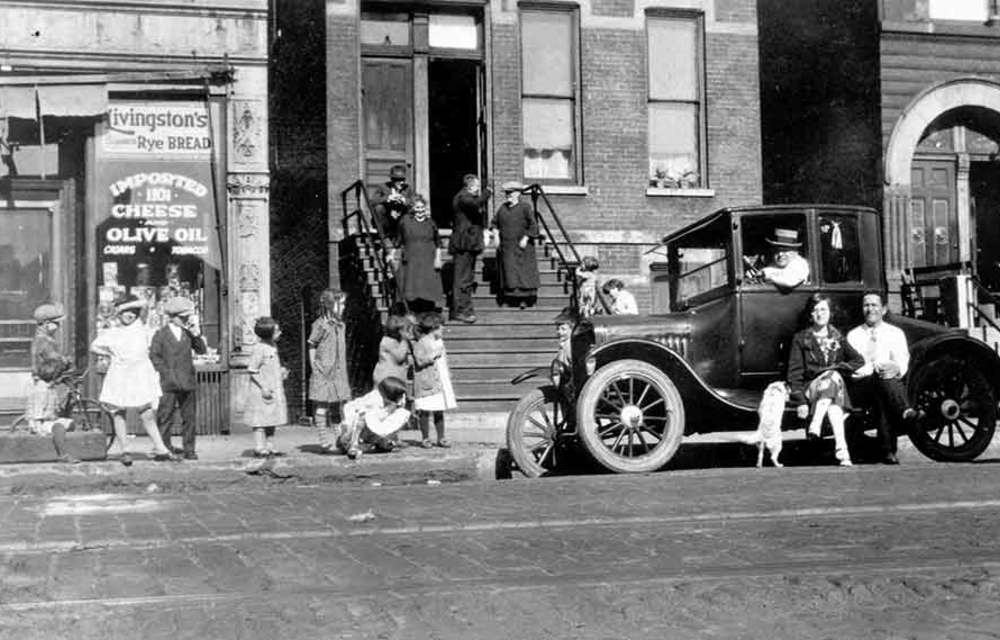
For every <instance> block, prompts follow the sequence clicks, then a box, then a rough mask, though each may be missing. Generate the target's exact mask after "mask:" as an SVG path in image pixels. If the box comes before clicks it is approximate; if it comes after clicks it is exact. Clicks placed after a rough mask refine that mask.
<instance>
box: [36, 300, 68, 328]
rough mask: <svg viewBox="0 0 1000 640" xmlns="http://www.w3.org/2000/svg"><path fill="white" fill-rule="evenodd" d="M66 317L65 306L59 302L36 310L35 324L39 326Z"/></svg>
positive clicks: (44, 305) (40, 306)
mask: <svg viewBox="0 0 1000 640" xmlns="http://www.w3.org/2000/svg"><path fill="white" fill-rule="evenodd" d="M65 315H66V313H65V312H64V311H63V306H62V305H61V304H59V303H58V302H56V303H46V304H43V305H39V307H38V308H37V309H35V313H34V317H35V322H37V323H39V324H41V323H43V322H49V321H55V320H62V318H63V316H65Z"/></svg>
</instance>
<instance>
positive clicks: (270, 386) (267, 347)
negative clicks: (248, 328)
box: [243, 317, 288, 458]
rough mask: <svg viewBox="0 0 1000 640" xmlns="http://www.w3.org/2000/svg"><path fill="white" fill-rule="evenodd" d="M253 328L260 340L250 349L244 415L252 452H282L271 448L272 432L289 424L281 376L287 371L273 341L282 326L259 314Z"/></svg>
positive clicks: (259, 456) (283, 377)
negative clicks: (249, 434) (248, 380)
mask: <svg viewBox="0 0 1000 640" xmlns="http://www.w3.org/2000/svg"><path fill="white" fill-rule="evenodd" d="M253 332H254V333H255V334H256V335H257V337H258V338H260V341H259V342H258V343H257V344H255V345H253V347H251V349H250V363H249V365H248V366H247V370H248V371H249V373H250V388H249V389H248V391H247V396H246V404H245V405H244V407H243V418H244V420H246V423H247V426H249V427H251V428H252V429H253V439H254V456H255V457H258V458H261V457H265V456H268V457H269V456H278V455H281V453H279V452H278V451H276V450H275V448H274V432H275V430H276V428H277V427H279V426H281V425H285V424H288V404H287V402H286V400H285V389H284V380H285V378H286V377H288V371H287V370H286V369H285V368H284V367H282V366H281V360H280V359H278V348H277V346H275V343H276V342H277V341H278V338H280V337H281V327H280V326H278V323H277V322H275V321H274V319H273V318H268V317H263V318H258V319H257V322H255V323H254V327H253Z"/></svg>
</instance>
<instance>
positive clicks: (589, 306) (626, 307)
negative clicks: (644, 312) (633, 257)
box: [576, 256, 639, 318]
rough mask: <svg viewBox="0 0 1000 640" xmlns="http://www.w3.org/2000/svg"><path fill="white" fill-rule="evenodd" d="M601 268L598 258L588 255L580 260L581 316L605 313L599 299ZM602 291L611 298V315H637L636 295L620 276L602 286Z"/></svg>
mask: <svg viewBox="0 0 1000 640" xmlns="http://www.w3.org/2000/svg"><path fill="white" fill-rule="evenodd" d="M599 268H600V263H598V261H597V258H595V257H593V256H586V257H584V258H583V259H582V260H581V261H580V266H579V268H577V270H576V283H577V284H576V286H577V309H578V312H579V314H580V316H582V317H584V318H587V317H590V316H592V315H595V314H600V313H604V308H603V305H601V304H600V303H599V301H598V299H597V287H598V284H599V283H598V281H597V276H598V273H597V270H598V269H599ZM601 291H602V292H603V293H604V295H605V296H607V297H608V298H609V312H610V313H611V315H636V314H638V313H639V307H638V305H637V304H636V301H635V296H633V295H632V294H631V293H629V292H628V291H626V290H625V283H624V282H622V281H621V280H619V279H618V278H612V279H610V280H608V281H607V282H605V283H604V284H603V285H602V286H601Z"/></svg>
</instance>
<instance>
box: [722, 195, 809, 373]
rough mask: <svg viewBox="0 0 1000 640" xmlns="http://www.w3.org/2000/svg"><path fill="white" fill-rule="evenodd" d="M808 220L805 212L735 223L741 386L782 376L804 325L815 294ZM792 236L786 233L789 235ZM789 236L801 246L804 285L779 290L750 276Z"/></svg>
mask: <svg viewBox="0 0 1000 640" xmlns="http://www.w3.org/2000/svg"><path fill="white" fill-rule="evenodd" d="M809 220H810V216H809V215H807V212H806V211H805V210H800V211H787V212H786V211H781V212H752V213H745V214H743V215H741V216H739V218H737V219H736V222H735V226H736V228H734V234H735V236H736V237H737V238H738V240H739V250H740V252H741V254H742V258H743V260H742V262H743V264H742V265H739V264H738V265H737V270H738V271H740V272H741V275H740V278H739V279H738V290H739V293H738V295H739V297H740V344H739V348H740V378H741V384H742V385H743V386H757V385H758V384H761V383H764V382H767V381H770V380H775V379H778V378H781V377H783V376H784V371H785V368H786V364H787V360H788V345H789V344H790V342H791V339H792V336H794V335H795V332H796V331H797V330H798V329H799V328H800V327H803V326H805V309H806V305H807V303H808V301H809V297H810V296H811V295H812V294H813V293H815V292H816V290H817V277H816V273H815V272H816V269H815V259H814V256H813V255H812V254H813V248H812V247H811V246H810V245H811V242H810V237H809V236H810V234H809V228H810V221H809ZM789 232H791V233H789ZM791 238H794V239H796V240H797V242H798V243H799V244H800V246H799V247H797V248H796V249H797V252H798V254H799V255H800V256H801V257H802V258H804V259H805V260H806V261H807V263H808V264H809V274H808V276H807V278H806V280H805V281H804V282H802V283H801V284H799V285H797V286H795V287H791V288H781V287H778V286H776V285H774V284H772V283H770V282H764V281H762V280H760V279H759V278H754V277H753V275H752V273H753V271H754V269H757V270H758V271H759V270H760V269H761V268H762V267H764V266H774V265H773V256H774V254H775V252H776V251H777V250H789V249H790V248H791V247H788V246H783V244H792V243H791V242H789V240H790V239H791Z"/></svg>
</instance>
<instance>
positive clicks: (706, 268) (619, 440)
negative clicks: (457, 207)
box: [507, 205, 1000, 476]
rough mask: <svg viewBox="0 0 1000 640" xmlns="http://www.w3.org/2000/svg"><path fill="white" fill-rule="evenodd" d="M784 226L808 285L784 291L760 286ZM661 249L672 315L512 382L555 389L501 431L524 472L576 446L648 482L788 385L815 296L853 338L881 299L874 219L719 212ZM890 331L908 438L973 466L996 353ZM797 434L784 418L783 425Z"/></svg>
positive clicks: (583, 330)
mask: <svg viewBox="0 0 1000 640" xmlns="http://www.w3.org/2000/svg"><path fill="white" fill-rule="evenodd" d="M778 228H780V229H787V230H794V231H797V232H798V237H799V239H801V240H802V243H803V246H802V248H801V250H800V253H801V255H802V256H803V257H805V258H806V259H807V260H808V262H809V267H810V269H809V272H810V274H809V277H808V279H807V280H806V281H805V282H804V283H803V284H801V285H799V286H797V287H794V288H793V289H791V290H782V289H779V288H778V287H777V286H775V285H774V284H771V283H767V282H762V281H761V279H760V278H758V277H755V276H756V274H757V273H759V270H758V269H757V268H758V267H759V266H760V264H762V262H763V261H764V260H765V259H766V256H767V254H768V245H767V242H766V240H767V239H768V238H769V237H770V236H771V235H772V234H773V232H774V230H775V229H778ZM662 252H663V256H664V258H665V260H666V263H667V273H668V274H669V278H668V281H669V307H670V312H669V313H664V314H661V315H650V316H609V315H596V316H593V317H591V318H590V319H588V320H583V321H580V322H579V323H578V324H577V326H576V327H575V329H574V332H573V336H572V359H571V360H572V363H573V364H572V366H562V365H560V364H559V361H558V359H557V360H556V361H554V362H553V366H552V368H551V370H550V371H544V370H543V371H538V370H534V371H530V372H526V373H525V374H523V375H522V376H519V377H518V379H516V380H517V381H521V380H524V379H526V378H529V377H531V376H538V375H540V374H548V377H549V378H550V380H549V384H546V385H543V386H540V387H539V388H537V389H535V390H534V391H532V392H530V393H528V394H527V395H525V396H524V397H523V398H522V399H521V400H520V402H519V403H518V405H517V406H516V407H515V408H514V410H513V411H512V412H511V414H510V416H509V419H508V425H507V442H508V446H509V448H510V451H511V453H512V455H513V457H514V459H515V461H516V463H517V464H518V466H519V468H520V469H521V470H522V471H523V472H524V473H525V474H527V475H530V476H537V475H541V474H543V473H545V472H546V471H547V470H551V469H553V468H554V467H555V466H556V465H558V464H559V463H560V460H561V458H563V457H565V456H566V455H567V452H570V451H573V450H574V449H575V448H578V447H576V446H575V445H578V444H580V443H582V445H583V447H584V448H585V449H586V451H587V452H589V454H590V455H591V456H593V458H594V459H595V460H597V461H598V462H599V463H600V464H601V465H603V466H604V467H606V468H608V469H610V470H612V471H616V472H622V473H624V472H645V471H652V470H655V469H659V468H660V467H663V466H664V465H665V464H666V463H667V462H668V461H669V460H670V459H671V457H672V456H673V455H674V453H675V452H676V451H677V447H678V446H679V445H680V443H681V439H682V437H683V436H685V435H689V434H694V433H704V432H712V431H742V430H749V429H753V428H755V427H756V423H757V420H758V416H757V413H756V409H757V405H758V402H759V400H760V397H761V390H762V389H763V387H764V386H765V385H766V384H767V383H769V382H771V381H774V380H778V379H782V377H783V376H784V369H785V365H786V359H787V354H788V344H789V343H790V341H791V338H792V336H793V335H794V333H795V332H796V331H797V330H798V329H800V328H802V327H804V326H806V318H805V309H806V306H807V302H808V299H809V297H810V296H811V295H812V294H814V293H815V292H819V291H821V292H823V293H825V294H827V295H829V296H830V298H831V307H832V308H831V311H832V318H831V324H832V325H834V326H837V327H838V328H841V329H843V330H845V331H846V330H847V329H850V328H851V327H854V326H856V325H858V324H860V323H861V321H862V317H861V299H862V296H863V294H864V292H865V291H878V292H881V293H883V295H884V294H885V293H886V278H885V271H884V268H883V261H882V242H881V236H880V220H879V217H878V215H877V213H876V212H875V211H874V210H871V209H867V208H859V207H847V206H828V205H816V206H813V205H803V206H759V207H739V208H728V209H723V210H720V211H718V212H716V213H713V214H711V215H709V216H707V217H705V218H704V219H702V220H700V221H699V222H697V223H695V224H692V225H690V226H688V227H686V228H684V229H681V230H679V231H677V232H675V233H672V234H670V235H668V236H666V237H665V238H664V239H663V246H662ZM886 321H888V322H891V323H892V324H895V325H897V326H899V327H900V328H902V329H903V331H904V332H905V333H906V336H907V340H908V343H909V346H910V354H911V364H910V368H909V372H908V374H907V387H908V392H909V396H910V400H911V403H912V404H913V406H915V407H917V408H919V409H920V410H921V412H922V416H921V418H920V419H919V421H918V422H917V423H916V425H915V426H914V427H912V429H911V432H910V433H908V434H907V435H908V436H909V437H910V439H911V440H912V441H913V443H914V445H915V446H916V447H917V449H919V450H920V451H921V452H922V453H924V454H925V455H927V456H928V457H930V458H932V459H934V460H939V461H967V460H971V459H973V458H975V457H976V456H978V455H979V454H981V453H982V452H983V450H984V449H985V448H986V447H987V446H988V445H989V443H990V441H991V439H992V437H993V433H994V430H995V428H996V417H997V397H998V394H1000V388H998V386H1000V357H998V356H997V354H996V353H995V352H994V351H992V350H991V349H990V348H988V347H987V346H986V345H985V344H984V343H983V342H981V341H978V340H975V339H973V338H970V337H969V336H968V335H967V334H966V333H964V332H963V331H961V330H959V329H951V328H948V327H945V326H941V325H937V324H932V323H929V322H924V321H921V320H915V319H913V318H909V317H905V316H901V315H894V314H889V315H887V316H886ZM858 413H859V414H860V415H861V419H863V415H864V412H863V411H862V412H858ZM856 422H857V418H856V419H855V423H856ZM802 426H803V424H802V423H801V422H800V421H798V420H797V419H796V418H795V415H794V411H793V410H792V409H791V408H789V409H788V410H787V411H786V414H785V419H784V422H783V428H784V429H795V428H802ZM860 426H861V427H864V425H860ZM853 428H854V429H855V431H857V430H858V428H859V425H857V424H854V425H853Z"/></svg>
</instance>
